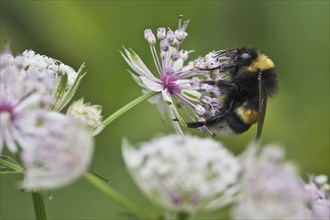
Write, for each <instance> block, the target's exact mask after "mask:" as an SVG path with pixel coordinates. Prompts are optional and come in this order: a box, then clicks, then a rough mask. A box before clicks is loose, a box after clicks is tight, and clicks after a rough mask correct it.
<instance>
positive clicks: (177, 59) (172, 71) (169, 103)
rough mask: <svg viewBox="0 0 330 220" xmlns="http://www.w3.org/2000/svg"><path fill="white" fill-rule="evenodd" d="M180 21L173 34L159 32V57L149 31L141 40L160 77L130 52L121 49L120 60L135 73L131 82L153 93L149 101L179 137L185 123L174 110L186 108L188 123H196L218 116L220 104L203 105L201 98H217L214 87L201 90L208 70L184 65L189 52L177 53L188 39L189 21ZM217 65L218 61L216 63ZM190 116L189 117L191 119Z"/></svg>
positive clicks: (163, 31)
mask: <svg viewBox="0 0 330 220" xmlns="http://www.w3.org/2000/svg"><path fill="white" fill-rule="evenodd" d="M181 20H182V17H180V20H179V25H178V28H177V29H176V30H175V31H174V32H173V31H172V30H171V29H169V30H168V31H167V32H166V29H165V28H158V31H157V38H158V40H159V41H160V42H159V46H160V53H159V55H158V54H157V50H156V47H155V45H156V44H157V39H156V37H155V35H154V34H153V32H152V31H151V30H150V29H147V30H145V32H144V36H145V39H146V40H147V42H148V43H149V45H150V50H151V54H152V58H153V60H154V63H155V66H156V69H157V72H158V75H159V77H156V76H155V74H153V73H152V72H151V71H150V70H149V68H148V67H147V66H146V65H145V64H144V62H143V61H142V60H141V58H140V57H139V56H138V55H137V54H136V53H135V52H134V51H133V50H132V49H126V48H124V53H122V56H123V57H124V59H125V61H126V62H127V63H128V64H129V66H130V67H131V68H132V70H133V71H134V72H130V71H129V72H130V73H131V75H132V77H133V79H134V80H135V81H136V82H137V84H138V85H139V86H140V87H141V88H142V89H143V90H144V92H145V93H149V92H156V93H158V94H157V95H156V97H152V98H151V99H150V101H151V102H152V103H155V104H157V106H158V109H159V111H160V112H161V115H162V116H163V115H164V111H165V110H167V111H168V113H169V116H170V119H171V120H172V123H173V125H174V127H175V129H176V130H177V131H178V132H179V133H182V130H181V128H180V124H181V125H183V126H185V120H184V119H183V118H182V117H181V115H180V114H179V112H178V109H177V107H176V106H180V108H187V109H185V110H188V111H186V112H187V113H188V114H187V115H188V116H189V117H190V120H198V119H200V118H201V117H202V116H203V115H204V114H205V113H206V111H205V109H206V110H212V111H213V113H215V112H217V111H218V109H219V108H220V102H219V101H218V102H209V103H206V102H203V100H202V97H205V96H206V97H210V98H218V97H217V96H218V94H217V93H218V92H219V89H218V88H217V87H216V86H212V85H209V86H210V87H212V89H209V91H206V90H205V89H203V88H201V83H200V82H201V80H199V81H197V80H193V78H194V77H195V78H197V77H196V76H198V79H209V78H210V77H209V75H208V74H209V71H208V70H200V69H197V68H195V65H194V63H193V62H190V63H188V64H187V65H185V64H184V62H185V61H186V60H187V58H188V54H189V53H190V52H192V51H187V50H182V49H180V45H181V44H182V42H183V41H184V39H185V38H186V37H187V35H188V34H187V32H186V28H187V26H188V21H185V22H184V23H183V24H182V22H181ZM218 63H220V61H219V62H218ZM191 114H192V115H191Z"/></svg>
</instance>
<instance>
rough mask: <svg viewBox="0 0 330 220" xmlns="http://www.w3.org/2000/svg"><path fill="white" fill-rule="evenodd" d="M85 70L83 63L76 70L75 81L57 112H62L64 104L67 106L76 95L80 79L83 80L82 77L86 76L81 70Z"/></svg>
mask: <svg viewBox="0 0 330 220" xmlns="http://www.w3.org/2000/svg"><path fill="white" fill-rule="evenodd" d="M84 68H85V63H83V64H81V66H80V68H79V70H78V75H77V78H76V80H75V81H74V83H73V84H72V86H71V88H70V90H69V91H68V93H67V95H66V96H65V99H64V100H63V101H62V103H61V104H60V106H59V111H60V110H62V108H64V106H65V105H66V104H68V102H69V101H70V100H71V99H72V97H73V96H74V94H75V93H76V91H77V89H78V87H79V85H80V83H81V81H82V79H83V78H84V76H85V75H86V72H83V69H84Z"/></svg>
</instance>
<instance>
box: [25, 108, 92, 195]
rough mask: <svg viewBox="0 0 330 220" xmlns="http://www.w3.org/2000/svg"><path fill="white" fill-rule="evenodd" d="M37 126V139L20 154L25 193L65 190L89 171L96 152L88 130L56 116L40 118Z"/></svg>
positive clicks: (70, 120) (50, 114)
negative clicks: (37, 190) (38, 190)
mask: <svg viewBox="0 0 330 220" xmlns="http://www.w3.org/2000/svg"><path fill="white" fill-rule="evenodd" d="M34 126H35V128H34V130H38V135H37V136H33V137H29V138H28V139H29V141H30V145H29V147H25V148H23V150H22V152H21V160H22V162H23V165H24V168H25V176H24V181H23V184H22V187H23V188H24V189H27V190H36V189H55V188H59V187H63V186H66V185H67V184H69V183H71V182H73V181H74V180H76V179H77V178H78V177H80V176H81V175H82V174H83V173H84V172H85V171H86V169H87V168H88V166H89V164H90V162H91V158H92V155H93V149H94V144H93V138H92V134H91V131H90V129H89V128H88V127H87V126H85V125H84V124H83V123H81V122H80V121H78V120H76V119H74V118H72V117H68V116H66V115H63V114H61V113H57V112H43V113H41V114H39V115H38V120H36V123H35V124H34Z"/></svg>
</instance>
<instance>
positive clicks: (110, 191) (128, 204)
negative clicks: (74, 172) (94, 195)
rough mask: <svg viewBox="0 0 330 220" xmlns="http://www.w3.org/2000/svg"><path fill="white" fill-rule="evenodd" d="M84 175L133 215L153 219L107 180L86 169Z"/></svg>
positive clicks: (148, 219)
mask: <svg viewBox="0 0 330 220" xmlns="http://www.w3.org/2000/svg"><path fill="white" fill-rule="evenodd" d="M84 177H85V179H86V180H87V181H88V182H89V183H91V184H92V185H93V186H95V187H96V188H98V189H99V190H101V191H102V192H104V193H105V194H106V195H107V196H108V197H110V198H111V199H112V200H114V201H115V202H116V203H118V204H119V205H121V206H123V207H124V208H126V209H128V210H129V211H131V212H132V213H134V214H135V215H137V216H139V217H141V218H142V219H145V220H150V219H154V218H153V217H152V216H150V215H149V214H147V213H145V212H144V211H142V210H141V209H140V208H139V207H137V206H136V205H135V204H134V203H131V202H130V201H129V200H127V199H126V198H125V197H123V196H122V195H121V194H120V193H118V192H117V191H115V190H114V189H113V188H112V187H111V186H110V185H109V184H108V183H107V182H105V181H104V180H101V179H100V178H98V177H96V176H95V175H94V174H93V173H91V172H89V171H87V172H85V174H84Z"/></svg>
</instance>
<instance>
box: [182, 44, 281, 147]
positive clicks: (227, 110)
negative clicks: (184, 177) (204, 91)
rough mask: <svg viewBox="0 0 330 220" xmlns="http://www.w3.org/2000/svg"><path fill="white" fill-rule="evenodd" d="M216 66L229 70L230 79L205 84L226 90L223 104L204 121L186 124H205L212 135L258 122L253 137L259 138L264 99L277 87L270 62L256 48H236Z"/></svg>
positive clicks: (246, 128)
mask: <svg viewBox="0 0 330 220" xmlns="http://www.w3.org/2000/svg"><path fill="white" fill-rule="evenodd" d="M221 53H223V52H221ZM219 68H222V69H221V71H228V72H229V75H230V76H231V79H230V80H218V81H212V80H210V81H206V82H205V83H209V84H212V85H216V86H218V88H219V89H220V91H221V92H222V93H225V95H224V100H223V106H222V107H221V108H220V109H218V110H219V111H218V113H217V114H216V115H215V116H211V117H209V118H206V120H205V121H199V122H190V123H187V127H189V128H198V127H202V126H206V127H207V128H208V130H210V131H211V132H212V134H213V135H216V134H222V135H233V134H240V133H243V132H245V131H247V130H248V129H249V128H250V127H251V125H253V124H255V123H258V128H257V134H256V137H255V140H256V141H258V140H259V138H260V136H261V132H262V128H263V124H264V119H265V113H266V106H267V98H268V97H272V96H273V95H274V94H275V93H276V92H277V88H278V82H277V79H276V71H275V65H274V63H273V61H272V60H271V59H270V58H268V57H267V56H266V55H265V54H262V53H259V51H258V49H256V48H252V47H243V48H240V49H236V50H235V51H234V52H233V53H232V55H231V57H230V58H229V62H228V64H227V65H225V66H222V67H219Z"/></svg>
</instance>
